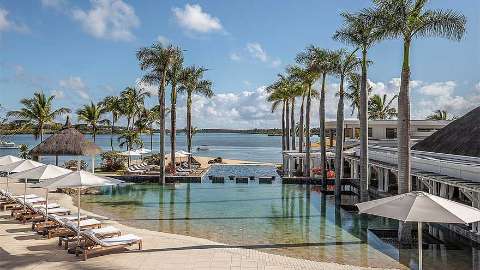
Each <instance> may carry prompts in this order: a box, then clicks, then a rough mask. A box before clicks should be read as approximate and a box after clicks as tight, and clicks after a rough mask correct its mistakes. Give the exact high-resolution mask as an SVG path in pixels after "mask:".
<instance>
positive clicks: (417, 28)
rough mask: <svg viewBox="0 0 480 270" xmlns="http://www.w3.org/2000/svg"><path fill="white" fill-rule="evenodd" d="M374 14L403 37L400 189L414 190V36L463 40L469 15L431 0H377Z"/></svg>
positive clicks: (403, 237)
mask: <svg viewBox="0 0 480 270" xmlns="http://www.w3.org/2000/svg"><path fill="white" fill-rule="evenodd" d="M374 3H375V5H376V7H377V9H376V10H375V12H373V14H374V18H376V19H377V25H378V26H379V27H380V28H382V29H383V30H384V31H385V34H386V36H387V37H391V38H401V39H403V63H402V73H401V79H400V92H399V96H398V127H397V130H398V193H399V194H402V193H405V192H409V191H410V190H411V179H410V170H411V168H410V89H409V83H410V47H411V45H412V41H413V39H415V38H426V37H444V38H447V39H451V40H457V41H459V40H461V39H462V37H463V35H464V34H465V28H466V27H465V25H466V22H467V19H466V17H465V16H464V15H463V14H461V13H458V12H455V11H453V10H440V9H437V10H428V9H426V8H425V6H426V5H427V3H428V0H415V1H414V0H402V1H399V0H375V2H374ZM409 231H410V227H409V226H403V223H400V228H399V239H400V243H402V244H403V243H406V242H407V241H410V240H411V239H410V238H411V234H410V233H409Z"/></svg>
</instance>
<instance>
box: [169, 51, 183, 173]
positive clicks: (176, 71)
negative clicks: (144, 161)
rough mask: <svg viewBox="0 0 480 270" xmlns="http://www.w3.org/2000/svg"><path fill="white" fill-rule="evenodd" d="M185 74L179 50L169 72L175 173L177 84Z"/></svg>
mask: <svg viewBox="0 0 480 270" xmlns="http://www.w3.org/2000/svg"><path fill="white" fill-rule="evenodd" d="M182 76H183V56H182V52H181V51H180V50H179V55H178V57H177V58H176V60H175V62H174V63H173V64H172V65H171V67H170V69H169V70H168V72H167V77H168V82H169V83H170V86H171V87H172V89H171V91H170V163H171V166H172V167H171V168H172V173H173V174H175V172H176V169H175V163H176V162H175V151H176V150H175V147H176V138H177V127H176V125H177V86H178V84H179V83H180V81H181V79H182Z"/></svg>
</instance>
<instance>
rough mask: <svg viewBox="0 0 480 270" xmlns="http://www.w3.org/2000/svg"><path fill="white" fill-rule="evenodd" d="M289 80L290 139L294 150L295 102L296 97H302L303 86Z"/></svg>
mask: <svg viewBox="0 0 480 270" xmlns="http://www.w3.org/2000/svg"><path fill="white" fill-rule="evenodd" d="M289 80H291V86H290V105H291V107H292V108H291V111H290V136H291V140H292V143H291V145H292V148H291V149H292V150H296V136H297V132H296V125H295V103H296V99H297V97H303V92H304V91H303V87H302V85H301V84H299V83H297V82H296V81H295V80H293V79H292V78H289Z"/></svg>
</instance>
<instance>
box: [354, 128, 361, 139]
mask: <svg viewBox="0 0 480 270" xmlns="http://www.w3.org/2000/svg"><path fill="white" fill-rule="evenodd" d="M355 138H360V128H355Z"/></svg>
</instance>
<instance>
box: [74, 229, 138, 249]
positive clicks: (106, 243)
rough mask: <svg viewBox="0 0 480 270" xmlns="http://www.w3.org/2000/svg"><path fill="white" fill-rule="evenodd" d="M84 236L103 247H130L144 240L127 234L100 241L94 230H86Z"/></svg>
mask: <svg viewBox="0 0 480 270" xmlns="http://www.w3.org/2000/svg"><path fill="white" fill-rule="evenodd" d="M82 234H83V235H84V236H85V237H87V238H88V239H90V240H92V241H94V242H95V243H96V244H97V245H100V246H103V247H114V246H122V245H129V244H134V243H137V242H138V241H141V240H142V238H140V237H138V236H136V235H133V234H126V235H122V236H118V237H112V238H105V239H99V238H98V237H97V236H96V235H95V233H94V232H93V231H92V230H85V231H84V232H83V233H82Z"/></svg>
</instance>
